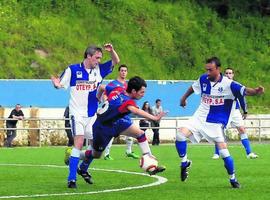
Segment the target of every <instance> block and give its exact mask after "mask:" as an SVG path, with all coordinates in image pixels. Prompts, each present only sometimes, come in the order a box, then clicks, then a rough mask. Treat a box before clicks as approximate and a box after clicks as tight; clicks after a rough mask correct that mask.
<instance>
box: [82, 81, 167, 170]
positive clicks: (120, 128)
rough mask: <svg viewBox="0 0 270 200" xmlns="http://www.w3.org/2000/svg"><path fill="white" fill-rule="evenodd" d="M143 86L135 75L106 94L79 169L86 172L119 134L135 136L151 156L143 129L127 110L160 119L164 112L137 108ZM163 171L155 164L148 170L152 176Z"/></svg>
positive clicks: (143, 150) (144, 152)
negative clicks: (154, 113)
mask: <svg viewBox="0 0 270 200" xmlns="http://www.w3.org/2000/svg"><path fill="white" fill-rule="evenodd" d="M146 86H147V85H146V82H145V81H144V80H143V79H142V78H140V77H138V76H135V77H133V78H131V79H130V80H129V81H128V86H127V89H126V91H124V90H123V88H122V87H119V89H118V90H113V91H112V92H111V93H110V94H109V95H108V101H106V102H105V103H104V105H103V106H102V108H101V109H99V111H98V113H97V119H96V121H95V123H94V125H93V149H92V150H87V151H86V152H85V159H84V161H83V164H84V165H81V166H80V170H82V171H87V169H88V167H89V165H90V164H91V162H92V160H93V159H94V158H100V157H101V155H102V152H103V151H104V149H105V148H106V146H107V145H108V143H109V142H110V140H111V139H112V138H113V137H118V136H119V135H125V136H129V137H133V138H136V139H137V141H138V144H139V147H140V149H141V152H142V154H143V155H145V154H150V155H152V153H151V150H150V147H149V144H148V141H147V139H146V136H145V133H144V131H142V130H141V129H140V128H139V127H137V126H135V125H134V124H133V122H132V121H131V119H130V117H129V114H130V113H133V114H135V115H140V116H142V117H145V118H147V119H150V120H160V119H161V118H162V117H163V116H165V113H164V112H161V113H160V114H159V115H157V116H154V115H151V114H149V113H147V112H145V111H143V110H141V109H139V108H138V107H137V105H136V103H135V101H134V100H136V99H140V98H142V97H143V96H144V93H145V90H146ZM164 170H165V168H164V167H157V168H156V169H155V170H154V171H152V172H148V173H149V174H150V175H154V174H156V173H159V172H162V171H164Z"/></svg>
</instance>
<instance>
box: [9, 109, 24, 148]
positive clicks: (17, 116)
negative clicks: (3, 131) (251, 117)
mask: <svg viewBox="0 0 270 200" xmlns="http://www.w3.org/2000/svg"><path fill="white" fill-rule="evenodd" d="M21 108H22V107H21V105H20V104H16V106H15V109H13V110H12V111H11V113H10V115H9V117H8V118H10V119H12V120H7V122H6V126H7V129H9V128H17V127H16V124H17V122H18V120H22V119H23V118H24V114H23V112H22V110H21ZM15 137H16V130H14V129H13V130H7V139H6V144H5V146H6V147H12V140H13V139H14V138H15Z"/></svg>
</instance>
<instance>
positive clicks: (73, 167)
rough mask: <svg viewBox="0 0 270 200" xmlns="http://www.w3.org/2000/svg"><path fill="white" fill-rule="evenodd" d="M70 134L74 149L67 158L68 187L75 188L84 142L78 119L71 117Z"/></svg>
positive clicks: (80, 121) (79, 119) (81, 127)
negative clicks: (72, 137)
mask: <svg viewBox="0 0 270 200" xmlns="http://www.w3.org/2000/svg"><path fill="white" fill-rule="evenodd" d="M71 127H72V134H73V136H74V147H73V148H72V151H71V155H70V158H69V175H68V187H69V188H76V187H77V186H76V180H77V177H76V173H77V168H78V164H79V161H80V152H81V149H82V147H83V141H84V127H83V124H82V120H81V118H80V117H76V118H75V117H74V116H71Z"/></svg>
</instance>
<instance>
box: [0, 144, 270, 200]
mask: <svg viewBox="0 0 270 200" xmlns="http://www.w3.org/2000/svg"><path fill="white" fill-rule="evenodd" d="M252 147H253V150H254V152H256V153H257V154H258V155H259V156H260V157H259V158H258V159H255V160H249V159H247V158H246V156H245V153H244V150H243V148H242V146H240V145H231V146H230V147H229V150H230V153H231V155H232V156H233V158H234V161H235V166H236V175H237V178H238V180H239V182H240V184H241V186H242V188H240V189H231V187H230V184H229V182H228V176H227V174H226V171H225V168H224V167H223V161H222V160H221V159H219V160H212V159H211V156H212V153H213V151H214V149H213V145H204V144H203V145H189V146H188V156H189V159H191V160H192V161H193V165H192V167H191V169H190V174H189V178H188V180H187V181H186V182H184V183H183V182H181V181H180V179H179V158H178V155H177V153H176V151H175V147H174V145H161V146H154V147H152V151H153V154H154V155H155V156H156V157H157V158H158V159H159V163H160V164H161V165H165V166H166V168H167V169H166V171H165V172H164V173H162V174H160V176H162V177H165V178H167V179H168V181H167V182H166V183H164V184H161V185H157V186H153V187H148V188H141V189H132V190H128V191H117V192H107V193H103V192H102V191H104V190H110V189H120V188H125V187H133V186H140V185H145V184H150V183H153V182H155V181H156V179H154V178H152V177H149V176H141V175H136V174H125V173H116V172H107V171H99V170H92V171H91V173H92V175H93V179H94V184H93V185H88V184H86V183H85V182H84V181H83V180H82V179H81V177H78V182H77V185H78V189H75V190H72V189H68V188H67V187H66V184H67V183H66V178H67V174H68V168H67V167H64V164H63V155H64V148H65V147H42V148H24V147H17V148H12V149H7V148H1V149H0V199H2V198H9V199H15V198H16V197H18V196H23V197H24V198H17V199H64V200H73V199H74V200H75V199H76V200H77V199H80V200H81V199H82V200H84V199H85V200H89V199H91V200H96V199H97V200H100V199H106V200H107V199H108V200H110V199H114V200H125V199H128V200H130V199H131V200H135V199H138V200H145V199H158V200H160V199H162V200H167V199H168V200H171V199H185V200H186V199H237V200H238V199H269V195H270V192H269V191H270V189H269V185H270V178H269V177H270V169H269V163H270V156H269V154H270V148H269V147H270V145H269V144H253V145H252ZM134 150H135V152H137V153H139V149H138V147H137V146H135V145H134ZM124 151H125V146H117V145H116V146H113V147H112V149H111V156H112V157H113V158H114V161H105V160H103V159H100V160H95V161H94V162H93V164H92V166H91V167H92V168H100V169H117V170H125V171H132V172H142V170H141V169H140V168H139V160H134V159H132V158H127V157H125V154H124ZM6 164H31V165H32V166H30V165H29V166H24V165H21V166H17V165H6ZM34 165H56V166H60V167H55V168H52V167H46V166H43V167H41V166H34ZM94 191H99V192H100V193H95V194H84V193H85V192H94ZM64 193H80V194H75V195H61V194H64ZM36 194H45V195H47V194H58V196H41V197H33V196H32V195H36ZM25 195H28V197H26V196H25ZM11 196H13V197H11Z"/></svg>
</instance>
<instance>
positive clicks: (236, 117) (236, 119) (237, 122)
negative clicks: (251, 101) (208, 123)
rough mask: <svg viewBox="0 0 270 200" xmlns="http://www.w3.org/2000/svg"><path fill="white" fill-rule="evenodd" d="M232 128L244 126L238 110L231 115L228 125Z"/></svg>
mask: <svg viewBox="0 0 270 200" xmlns="http://www.w3.org/2000/svg"><path fill="white" fill-rule="evenodd" d="M228 124H229V125H231V126H232V127H235V128H236V127H241V126H244V120H243V117H242V114H241V112H240V109H235V110H234V111H233V113H232V115H231V118H230V121H229V123H228Z"/></svg>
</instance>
